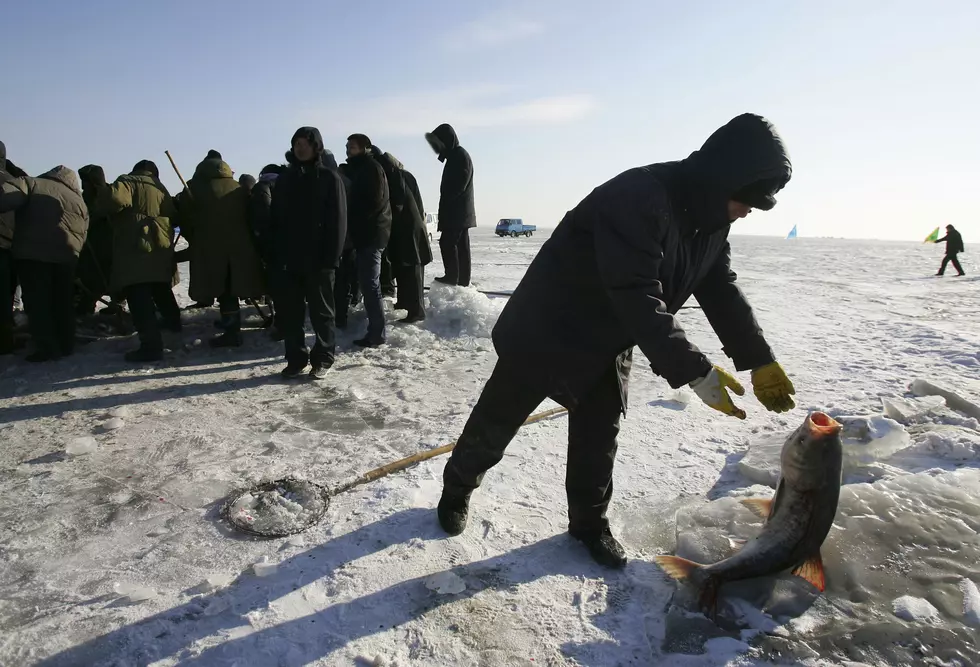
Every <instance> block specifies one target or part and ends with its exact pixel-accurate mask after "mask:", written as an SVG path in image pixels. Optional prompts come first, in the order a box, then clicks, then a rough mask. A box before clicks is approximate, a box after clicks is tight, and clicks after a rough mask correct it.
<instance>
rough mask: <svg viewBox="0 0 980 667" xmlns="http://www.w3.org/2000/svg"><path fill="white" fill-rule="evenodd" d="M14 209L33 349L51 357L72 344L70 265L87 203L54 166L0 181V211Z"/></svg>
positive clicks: (72, 178) (68, 174) (35, 356)
mask: <svg viewBox="0 0 980 667" xmlns="http://www.w3.org/2000/svg"><path fill="white" fill-rule="evenodd" d="M12 211H16V212H17V224H16V226H15V228H14V239H13V245H12V248H11V253H12V256H13V259H14V262H15V265H16V268H17V275H18V277H19V279H20V283H21V287H22V289H23V292H24V306H25V308H26V310H27V317H28V323H29V326H30V332H31V339H32V340H33V342H34V347H35V351H34V352H33V353H32V354H30V355H29V356H28V357H27V360H28V361H35V362H36V361H50V360H54V359H58V358H60V357H65V356H68V355H70V354H71V353H72V352H73V351H74V347H75V313H74V308H73V303H72V301H73V297H74V294H75V289H74V280H75V265H76V264H77V263H78V255H79V253H80V252H81V250H82V246H83V245H84V244H85V236H86V234H87V233H88V208H87V207H86V206H85V200H84V199H83V198H82V189H81V186H80V185H79V183H78V176H77V175H76V174H75V172H74V171H72V170H71V169H69V168H68V167H65V166H58V167H55V168H54V169H52V170H50V171H48V172H46V173H44V174H42V175H41V176H39V177H37V178H30V177H24V178H15V179H12V180H9V181H7V182H6V183H4V184H3V185H2V186H0V214H2V213H9V212H12Z"/></svg>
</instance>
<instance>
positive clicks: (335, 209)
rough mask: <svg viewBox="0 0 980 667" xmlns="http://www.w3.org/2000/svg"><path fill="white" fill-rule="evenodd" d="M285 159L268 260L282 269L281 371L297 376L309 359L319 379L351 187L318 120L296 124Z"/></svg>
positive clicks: (329, 348) (330, 357) (329, 354)
mask: <svg viewBox="0 0 980 667" xmlns="http://www.w3.org/2000/svg"><path fill="white" fill-rule="evenodd" d="M286 161H287V163H288V166H287V167H286V169H285V170H284V171H283V172H282V173H281V174H280V175H279V176H278V177H277V178H276V186H275V189H274V190H273V192H272V208H271V218H270V220H271V225H270V236H271V239H272V244H271V245H272V252H273V255H272V257H271V264H273V265H274V268H275V271H277V272H278V274H277V275H278V276H279V281H278V282H279V284H278V285H277V286H276V287H275V291H274V293H273V300H274V302H275V305H276V324H277V325H278V327H279V331H280V333H281V334H282V336H283V340H284V342H285V348H286V368H285V369H284V370H283V372H282V374H283V376H284V377H287V378H292V377H297V376H298V375H300V374H301V373H302V372H303V370H304V369H305V368H306V366H307V364H311V365H312V370H311V371H310V376H311V377H313V378H314V379H322V378H324V377H326V375H327V370H328V369H329V368H330V367H331V366H333V362H334V358H335V353H336V339H335V333H334V272H335V271H336V269H337V263H338V262H339V261H340V254H341V252H342V251H343V249H344V238H345V237H346V236H347V194H346V191H345V190H344V183H343V181H342V180H341V178H340V175H339V174H337V171H336V161H335V160H333V156H332V155H331V154H330V153H329V151H324V147H323V139H322V137H321V136H320V131H319V130H318V129H316V128H315V127H301V128H300V129H298V130H296V133H295V134H294V135H293V139H292V142H291V148H290V150H289V151H288V152H287V153H286ZM328 163H330V164H329V165H328ZM331 167H332V168H331ZM307 307H309V312H310V323H311V324H312V325H313V331H314V334H315V336H316V344H315V345H314V346H313V349H312V350H310V349H309V348H308V347H307V346H306V332H305V330H304V325H305V322H306V311H307Z"/></svg>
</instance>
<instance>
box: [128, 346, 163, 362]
mask: <svg viewBox="0 0 980 667" xmlns="http://www.w3.org/2000/svg"><path fill="white" fill-rule="evenodd" d="M125 359H126V361H132V362H137V363H139V362H147V361H160V360H161V359H163V352H162V351H157V350H148V349H146V348H145V347H141V348H139V349H136V350H130V351H129V352H127V353H126V355H125Z"/></svg>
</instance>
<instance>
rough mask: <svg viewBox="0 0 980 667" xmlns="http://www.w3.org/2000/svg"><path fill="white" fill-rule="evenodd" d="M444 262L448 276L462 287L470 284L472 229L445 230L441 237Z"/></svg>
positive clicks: (440, 243)
mask: <svg viewBox="0 0 980 667" xmlns="http://www.w3.org/2000/svg"><path fill="white" fill-rule="evenodd" d="M439 249H440V250H441V251H442V263H443V265H444V266H445V267H446V278H447V279H448V280H449V281H450V282H452V283H456V284H457V285H459V286H460V287H467V286H468V285H469V284H470V273H471V271H472V266H471V263H470V230H468V229H460V230H456V231H445V232H443V233H442V236H440V237H439Z"/></svg>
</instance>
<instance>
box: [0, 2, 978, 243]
mask: <svg viewBox="0 0 980 667" xmlns="http://www.w3.org/2000/svg"><path fill="white" fill-rule="evenodd" d="M3 17H4V18H3V24H4V51H5V54H6V56H7V60H6V62H7V66H6V67H4V74H3V84H2V88H3V90H4V96H3V97H4V102H3V104H2V105H0V139H2V140H3V141H4V142H5V143H6V144H7V149H8V155H9V157H10V158H11V159H13V160H14V161H15V162H17V163H18V164H20V165H21V166H23V167H24V168H25V169H27V170H28V171H29V172H31V173H38V172H41V171H44V170H46V169H48V168H50V167H52V166H55V165H57V164H66V165H68V166H71V167H73V168H78V167H80V166H82V165H84V164H87V163H97V164H101V165H103V166H104V167H105V169H106V173H107V176H109V178H113V177H115V176H116V175H118V174H120V173H124V172H126V171H128V170H129V169H130V168H131V167H132V166H133V164H135V163H136V162H137V161H138V160H140V159H144V158H148V159H153V160H155V161H156V162H157V164H158V165H159V166H160V169H161V173H162V174H163V175H164V180H165V182H166V183H167V184H168V186H170V187H171V189H172V190H174V191H176V189H177V187H178V181H177V179H176V177H174V176H173V175H172V172H171V170H170V167H169V165H168V164H167V161H166V157H165V156H164V154H163V151H164V150H167V149H169V150H170V151H171V152H172V153H173V155H174V156H175V158H176V159H177V160H178V164H179V166H180V167H181V169H182V171H183V172H184V175H185V177H189V176H190V174H191V173H192V172H193V169H194V166H195V164H196V163H197V162H198V161H199V160H200V159H202V158H203V157H204V154H205V153H206V152H207V150H208V149H209V148H215V149H217V150H219V151H221V153H222V154H223V156H224V157H225V159H226V161H228V162H229V164H230V165H231V166H232V168H233V169H234V170H235V171H236V172H237V173H241V172H250V173H253V174H254V173H257V172H258V170H259V169H260V168H261V167H262V165H264V164H266V163H268V162H277V161H281V160H282V157H283V153H284V152H285V150H286V149H287V148H288V144H289V139H290V137H291V136H292V133H293V131H294V130H295V129H296V128H297V127H299V126H301V125H306V124H312V125H316V126H317V127H319V128H320V129H321V131H322V132H323V134H324V139H325V141H326V143H327V144H328V147H329V148H331V149H332V150H333V151H334V153H336V154H338V157H339V158H340V159H341V160H342V159H343V155H342V153H343V147H344V142H345V139H346V137H347V135H349V134H351V133H353V132H363V133H366V134H368V135H369V136H370V137H371V138H372V139H373V140H374V142H375V143H376V144H378V145H379V146H380V147H381V148H383V149H385V150H388V151H390V152H391V153H393V154H394V155H396V156H398V157H399V158H400V159H401V160H402V162H404V163H405V165H406V167H407V168H408V169H409V170H411V171H412V172H413V173H415V175H416V176H417V177H418V180H419V182H420V185H421V186H422V190H423V196H424V198H425V201H426V207H427V208H430V209H434V208H435V206H436V203H437V197H438V186H439V177H440V173H441V165H440V163H439V162H438V161H436V159H435V157H434V156H433V155H432V153H431V151H430V149H429V148H428V146H427V145H426V143H425V140H424V138H423V134H424V133H425V132H426V131H429V130H431V129H432V128H433V127H435V125H437V124H438V123H440V122H449V123H451V124H453V125H454V126H456V128H457V130H458V132H459V134H460V137H461V140H462V142H463V144H464V145H465V146H466V147H467V148H468V150H469V151H470V153H471V154H472V156H473V160H474V162H475V166H476V197H477V211H478V216H479V220H480V223H481V225H483V226H490V225H492V224H494V222H495V221H496V220H497V218H500V217H523V218H525V220H526V221H527V222H529V223H534V224H538V225H542V226H550V225H553V224H555V223H557V222H558V221H559V220H560V219H561V216H562V215H563V214H564V212H565V211H566V210H567V209H569V208H571V207H572V206H574V205H575V204H576V203H577V202H578V201H579V200H580V199H581V198H582V197H584V196H585V195H586V194H588V192H589V191H590V190H591V189H592V188H593V187H595V186H596V185H598V184H600V183H602V182H603V181H605V180H607V179H608V178H611V177H612V176H614V175H615V174H617V173H619V172H620V171H623V170H625V169H628V168H630V167H633V166H637V165H642V164H647V163H650V162H657V161H662V160H671V159H678V158H682V157H685V156H686V155H687V154H688V153H690V151H691V150H693V149H695V148H697V147H698V146H699V145H700V144H701V142H703V140H704V139H705V138H706V137H707V136H708V134H710V133H711V132H712V131H713V130H714V129H715V128H717V127H718V126H720V125H722V124H724V123H725V122H726V121H727V120H728V119H729V118H731V117H732V116H735V115H737V114H739V113H742V112H745V111H752V112H755V113H760V114H762V115H765V116H767V117H769V118H770V119H771V120H772V121H773V122H774V123H775V124H776V126H777V127H778V128H779V129H780V131H781V132H782V134H783V137H784V139H785V140H786V142H787V144H788V146H789V149H790V152H791V155H792V158H793V162H794V175H793V180H792V182H791V183H790V184H789V186H788V187H787V189H786V190H785V191H784V192H783V193H782V194H781V196H780V204H779V206H777V207H776V208H775V209H774V210H773V211H771V212H769V213H761V212H755V213H753V214H752V215H751V216H750V217H749V218H748V219H747V220H745V221H741V222H739V223H738V225H737V227H736V230H737V232H738V233H754V234H785V233H786V231H787V230H788V229H789V228H790V227H792V226H793V225H794V224H798V225H799V229H800V233H801V235H803V236H845V237H860V238H895V239H901V238H905V239H920V238H922V237H924V236H925V235H926V234H927V233H928V232H929V231H931V229H932V228H933V227H935V226H937V225H939V224H947V223H950V222H952V223H953V224H956V225H957V226H958V227H960V229H961V230H963V232H964V235H965V236H966V238H967V240H968V241H977V240H980V224H978V216H977V206H976V204H975V199H976V194H975V193H976V192H977V187H978V185H977V184H978V183H980V113H978V108H980V86H978V85H977V83H976V82H977V76H978V70H980V39H978V37H977V35H978V29H980V2H976V0H944V1H943V2H939V3H923V2H904V1H900V0H893V1H890V2H887V3H885V2H841V1H837V0H832V1H821V2H803V1H801V2H785V1H782V2H776V1H768V0H747V1H746V2H739V3H736V2H720V1H713V0H703V1H699V2H696V3H677V2H659V1H655V0H636V1H628V2H627V1H623V2H619V1H616V0H608V1H606V2H595V1H594V0H590V1H588V2H583V1H580V0H564V1H559V0H531V1H527V2H498V3H469V2H459V1H458V0H450V1H443V0H436V1H427V2H395V1H394V0H390V1H388V2H381V1H377V0H364V1H362V2H327V1H319V2H314V1H309V2H278V3H273V2H269V1H268V0H266V1H264V2H252V1H251V0H239V1H237V2H223V1H218V0H213V1H208V2H200V1H196V2H193V1H185V0H169V1H168V2H165V3H142V2H141V3H134V2H117V1H107V0H87V1H85V2H75V1H74V0H71V1H66V0H59V1H53V0H31V1H30V2H20V3H12V4H10V5H9V6H5V7H4V10H3Z"/></svg>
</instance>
